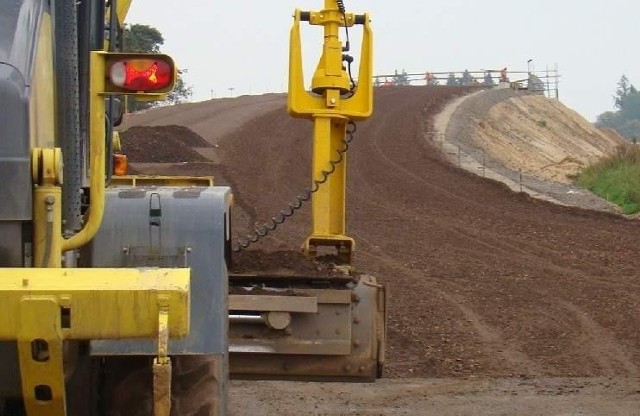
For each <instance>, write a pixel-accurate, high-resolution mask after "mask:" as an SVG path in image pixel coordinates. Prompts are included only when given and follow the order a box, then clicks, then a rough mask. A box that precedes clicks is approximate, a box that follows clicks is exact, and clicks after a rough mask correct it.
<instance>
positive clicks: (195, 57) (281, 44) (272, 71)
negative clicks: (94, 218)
mask: <svg viewBox="0 0 640 416" xmlns="http://www.w3.org/2000/svg"><path fill="white" fill-rule="evenodd" d="M323 4H324V1H322V0H276V1H255V0H254V1H249V0H230V1H227V2H219V1H213V0H162V1H158V0H135V1H134V2H133V5H132V6H131V10H130V13H129V15H128V17H127V22H128V23H141V24H148V25H150V26H154V27H156V28H157V29H159V30H160V31H161V32H162V34H163V36H164V38H165V45H164V47H163V50H164V51H165V52H167V53H169V54H171V55H172V56H173V57H174V59H175V60H176V61H177V64H178V66H179V67H180V68H186V69H187V70H188V73H187V75H186V76H185V80H186V81H187V83H188V84H190V85H192V86H193V88H194V97H193V100H194V101H200V100H206V99H210V98H211V97H212V96H213V97H217V98H219V97H225V96H229V95H230V94H233V95H234V96H237V95H241V94H262V93H265V92H279V91H285V90H286V85H287V77H288V51H289V29H290V26H291V22H292V18H291V15H292V12H293V10H294V9H295V8H300V9H303V10H318V9H321V8H322V6H323ZM345 6H346V8H347V11H351V12H357V13H362V12H364V11H367V12H369V13H370V14H371V18H372V26H373V30H374V51H375V58H374V74H385V73H393V71H394V70H396V69H397V70H402V69H405V70H406V71H407V72H410V73H411V72H425V71H427V70H428V71H462V70H464V69H469V70H480V69H489V68H491V69H494V68H495V69H499V68H503V67H505V66H506V67H508V68H509V70H514V71H526V70H527V61H528V60H529V59H533V62H532V64H533V65H534V69H535V70H538V71H540V70H544V69H545V68H546V67H547V66H549V67H550V68H553V67H554V66H555V65H556V64H557V65H558V68H559V70H560V73H561V75H562V78H561V83H560V99H561V100H562V101H563V102H564V103H565V104H566V105H568V106H569V107H571V108H573V109H574V110H576V111H578V112H580V113H581V114H582V115H583V116H585V117H586V118H587V119H590V120H595V116H596V115H597V114H600V113H602V112H604V111H608V110H612V109H613V100H612V98H611V97H612V95H613V94H614V92H615V89H616V84H617V82H618V80H619V79H620V77H621V75H622V74H626V75H627V76H628V77H629V78H630V79H631V82H632V83H635V84H636V85H637V86H638V84H639V83H640V74H639V63H640V53H639V52H638V51H639V50H640V47H639V44H638V39H640V37H639V36H638V35H639V32H640V31H639V29H638V28H639V27H640V25H639V24H638V18H639V17H640V1H638V0H609V1H604V0H537V1H535V2H533V1H530V2H525V1H522V0H519V1H518V0H516V1H513V0H512V1H506V0H493V1H476V0H443V1H439V2H432V1H427V0H404V1H402V0H397V1H384V0H345ZM302 29H303V31H302V37H303V40H304V42H305V45H304V50H303V56H304V57H305V70H306V72H307V73H306V74H305V75H307V76H310V75H311V72H312V71H313V69H314V66H315V63H316V61H317V58H318V56H319V55H318V53H319V45H320V42H321V34H322V32H321V29H320V28H319V27H317V26H309V25H306V24H305V25H304V26H303V28H302ZM358 32H359V29H358V28H357V27H356V28H354V29H353V30H352V33H353V39H352V49H355V52H356V53H355V55H356V59H357V50H359V47H360V45H359V39H360V37H359V36H357V34H358ZM357 62H358V61H357V60H356V64H357ZM356 72H357V71H356ZM513 78H514V77H512V79H513ZM229 88H234V90H233V91H230V90H229ZM212 91H213V92H212Z"/></svg>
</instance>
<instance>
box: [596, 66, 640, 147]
mask: <svg viewBox="0 0 640 416" xmlns="http://www.w3.org/2000/svg"><path fill="white" fill-rule="evenodd" d="M613 101H614V106H615V108H616V111H607V112H605V113H602V114H600V115H598V117H597V119H596V126H598V127H608V128H611V129H614V130H616V131H617V132H618V133H620V134H621V135H622V136H624V137H625V138H627V139H629V140H632V139H634V138H638V137H640V93H639V92H638V90H637V89H636V87H634V86H633V84H632V83H631V82H630V81H629V78H627V76H626V75H623V76H622V77H621V78H620V81H619V82H618V88H617V90H616V94H615V95H614V96H613Z"/></svg>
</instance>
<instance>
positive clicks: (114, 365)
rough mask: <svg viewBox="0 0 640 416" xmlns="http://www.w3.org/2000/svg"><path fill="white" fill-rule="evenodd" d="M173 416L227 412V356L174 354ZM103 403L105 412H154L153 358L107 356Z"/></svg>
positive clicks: (126, 415)
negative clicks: (175, 355)
mask: <svg viewBox="0 0 640 416" xmlns="http://www.w3.org/2000/svg"><path fill="white" fill-rule="evenodd" d="M171 361H172V367H173V369H172V372H173V375H172V382H171V416H224V415H226V402H227V401H226V391H227V382H226V380H227V378H228V365H227V362H226V361H227V360H226V356H225V357H224V358H223V357H220V356H206V355H193V356H177V357H172V358H171ZM103 371H104V372H103V374H104V381H103V388H102V402H103V403H102V407H103V409H104V413H103V414H104V415H105V416H152V415H153V375H152V359H150V358H147V357H113V358H106V359H105V362H104V367H103Z"/></svg>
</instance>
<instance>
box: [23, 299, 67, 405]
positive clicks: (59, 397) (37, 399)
mask: <svg viewBox="0 0 640 416" xmlns="http://www.w3.org/2000/svg"><path fill="white" fill-rule="evenodd" d="M18 313H19V322H20V328H19V333H18V336H17V338H18V356H19V362H20V374H21V377H22V394H23V398H24V404H25V409H26V411H27V414H28V415H29V416H57V415H65V414H66V413H65V412H66V410H65V409H66V404H65V387H64V368H63V364H62V356H63V355H62V354H63V351H62V340H63V336H62V328H61V316H60V315H61V310H60V306H59V304H58V300H57V299H56V298H55V297H53V296H24V297H23V298H22V299H21V301H20V303H19V307H18Z"/></svg>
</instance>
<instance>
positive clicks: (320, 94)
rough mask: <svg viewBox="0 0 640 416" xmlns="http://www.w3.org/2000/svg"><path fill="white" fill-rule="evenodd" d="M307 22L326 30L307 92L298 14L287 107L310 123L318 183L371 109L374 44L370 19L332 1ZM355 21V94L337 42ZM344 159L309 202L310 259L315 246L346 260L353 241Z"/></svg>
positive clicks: (307, 249)
mask: <svg viewBox="0 0 640 416" xmlns="http://www.w3.org/2000/svg"><path fill="white" fill-rule="evenodd" d="M304 15H305V20H308V21H309V23H310V24H311V25H319V26H323V27H324V45H323V52H322V56H321V58H320V61H319V63H318V66H317V68H316V71H315V73H314V76H313V80H312V84H311V91H312V92H308V91H307V90H306V89H305V86H304V74H303V71H302V48H301V40H300V22H301V21H302V16H303V12H301V11H300V10H296V11H295V14H294V23H293V27H292V28H291V37H290V52H289V53H290V54H289V95H288V101H287V108H288V111H289V113H290V114H291V115H292V116H294V117H298V118H307V119H312V120H313V123H314V133H313V162H312V164H313V166H312V178H313V179H314V180H318V179H322V177H323V173H322V172H323V171H326V170H327V169H328V168H329V166H330V161H331V160H337V159H338V156H339V153H338V151H339V150H340V149H342V147H343V146H344V143H345V136H346V126H347V124H348V123H349V121H350V120H364V119H366V118H368V117H369V116H371V114H372V111H373V69H372V68H373V40H372V32H371V26H370V21H369V16H368V15H367V14H365V15H364V16H357V15H354V14H353V13H346V12H345V13H343V12H341V11H340V10H339V9H338V4H337V2H336V0H325V7H324V9H323V10H321V11H318V12H305V13H304ZM358 21H360V22H361V24H362V25H363V27H364V32H363V37H362V48H361V55H360V67H359V73H358V84H357V87H355V89H354V90H353V91H351V88H350V82H351V80H350V79H349V76H348V75H347V73H346V71H345V70H344V68H343V55H342V53H343V49H342V42H341V41H340V39H339V31H340V28H341V27H345V26H346V27H351V26H353V25H355V24H356V23H357V22H358ZM346 171H347V159H346V155H344V158H343V160H342V162H341V163H339V164H336V165H335V171H333V173H332V174H331V175H330V176H329V177H328V178H327V182H326V183H324V184H323V185H322V186H320V188H319V189H318V191H317V192H316V193H315V194H314V196H313V200H312V231H311V235H310V236H309V237H308V238H307V239H306V241H305V242H304V244H303V251H304V252H305V253H307V254H308V255H310V256H315V255H316V254H317V247H318V246H333V247H335V248H337V250H338V254H339V255H340V256H341V257H343V258H344V260H346V261H347V262H349V263H350V262H351V253H352V251H353V250H354V249H355V242H354V240H353V239H352V238H350V237H348V236H347V235H346V228H345V188H346Z"/></svg>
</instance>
